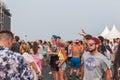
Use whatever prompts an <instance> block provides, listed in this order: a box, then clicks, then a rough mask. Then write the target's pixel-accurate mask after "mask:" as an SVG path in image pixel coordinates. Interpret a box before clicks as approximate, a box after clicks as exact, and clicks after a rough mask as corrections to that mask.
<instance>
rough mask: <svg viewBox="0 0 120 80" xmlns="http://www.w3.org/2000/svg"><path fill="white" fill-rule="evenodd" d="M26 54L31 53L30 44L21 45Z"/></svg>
mask: <svg viewBox="0 0 120 80" xmlns="http://www.w3.org/2000/svg"><path fill="white" fill-rule="evenodd" d="M20 47H21V48H22V49H23V50H24V51H25V52H28V53H30V46H29V44H27V43H21V46H20Z"/></svg>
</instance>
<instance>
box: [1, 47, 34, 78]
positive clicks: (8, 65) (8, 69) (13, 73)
mask: <svg viewBox="0 0 120 80" xmlns="http://www.w3.org/2000/svg"><path fill="white" fill-rule="evenodd" d="M28 69H29V67H28V65H27V63H26V62H25V61H24V58H23V57H22V56H21V55H20V54H19V53H16V52H13V51H11V50H9V49H8V48H6V47H1V46H0V80H32V77H33V76H32V73H31V72H30V70H28Z"/></svg>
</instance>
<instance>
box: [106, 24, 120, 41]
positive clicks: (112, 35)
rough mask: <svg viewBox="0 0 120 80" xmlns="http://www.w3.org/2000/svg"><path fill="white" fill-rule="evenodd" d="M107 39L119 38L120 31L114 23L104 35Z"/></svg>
mask: <svg viewBox="0 0 120 80" xmlns="http://www.w3.org/2000/svg"><path fill="white" fill-rule="evenodd" d="M104 37H105V38H107V39H114V38H120V32H119V31H118V29H117V28H116V26H115V25H113V27H112V30H111V31H110V32H109V33H108V34H106V35H105V36H104Z"/></svg>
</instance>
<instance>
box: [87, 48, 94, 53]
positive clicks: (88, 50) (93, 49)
mask: <svg viewBox="0 0 120 80" xmlns="http://www.w3.org/2000/svg"><path fill="white" fill-rule="evenodd" d="M88 51H89V52H90V53H92V52H94V51H96V48H94V49H92V50H88Z"/></svg>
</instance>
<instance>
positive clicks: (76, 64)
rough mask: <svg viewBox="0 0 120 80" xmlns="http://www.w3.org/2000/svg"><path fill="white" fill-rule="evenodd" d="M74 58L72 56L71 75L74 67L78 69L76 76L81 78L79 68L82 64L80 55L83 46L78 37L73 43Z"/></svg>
mask: <svg viewBox="0 0 120 80" xmlns="http://www.w3.org/2000/svg"><path fill="white" fill-rule="evenodd" d="M71 51H72V58H71V63H70V66H71V70H70V77H71V76H72V73H73V69H74V68H75V69H76V77H77V78H79V77H78V76H79V69H80V64H81V59H80V57H81V56H82V53H83V46H82V45H81V43H80V41H79V40H78V39H77V40H76V41H75V42H74V43H73V45H72V49H71Z"/></svg>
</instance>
